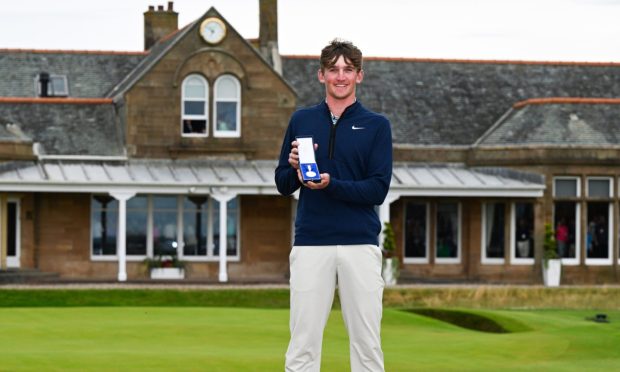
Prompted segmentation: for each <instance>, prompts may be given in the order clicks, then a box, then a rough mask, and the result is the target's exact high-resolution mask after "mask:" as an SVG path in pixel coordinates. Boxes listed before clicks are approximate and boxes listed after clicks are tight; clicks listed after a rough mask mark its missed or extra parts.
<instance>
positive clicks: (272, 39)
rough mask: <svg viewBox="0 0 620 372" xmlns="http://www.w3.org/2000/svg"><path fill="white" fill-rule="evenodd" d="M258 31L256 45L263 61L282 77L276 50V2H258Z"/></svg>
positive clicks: (276, 0) (264, 0) (269, 0)
mask: <svg viewBox="0 0 620 372" xmlns="http://www.w3.org/2000/svg"><path fill="white" fill-rule="evenodd" d="M259 1H260V3H259V13H260V29H259V33H258V45H259V48H260V52H261V54H262V55H263V57H265V59H266V60H267V61H268V62H269V63H271V65H272V66H273V68H274V69H275V70H276V71H278V73H279V74H280V75H282V60H281V58H280V52H279V50H278V0H259Z"/></svg>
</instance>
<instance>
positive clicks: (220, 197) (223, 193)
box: [211, 187, 237, 282]
mask: <svg viewBox="0 0 620 372" xmlns="http://www.w3.org/2000/svg"><path fill="white" fill-rule="evenodd" d="M211 196H212V197H213V199H215V200H217V201H218V202H219V203H220V247H219V251H220V252H219V253H220V254H219V259H220V260H219V262H220V272H219V275H218V279H219V281H220V282H227V281H228V271H227V268H226V247H227V241H228V218H227V215H228V201H229V200H231V199H233V198H235V197H236V196H237V194H233V193H231V192H229V191H228V188H226V187H220V188H219V189H216V190H213V193H212V195H211Z"/></svg>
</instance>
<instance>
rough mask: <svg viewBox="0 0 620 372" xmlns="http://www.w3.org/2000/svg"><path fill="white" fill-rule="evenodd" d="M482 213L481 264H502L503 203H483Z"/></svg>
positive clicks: (504, 211)
mask: <svg viewBox="0 0 620 372" xmlns="http://www.w3.org/2000/svg"><path fill="white" fill-rule="evenodd" d="M483 208H484V209H483V211H482V218H483V223H482V242H483V249H482V253H483V254H482V262H483V263H503V262H504V245H505V230H506V228H505V221H506V219H505V214H506V205H505V204H504V203H485V204H484V206H483Z"/></svg>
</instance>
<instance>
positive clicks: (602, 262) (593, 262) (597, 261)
mask: <svg viewBox="0 0 620 372" xmlns="http://www.w3.org/2000/svg"><path fill="white" fill-rule="evenodd" d="M589 180H594V181H596V180H606V181H609V194H608V198H609V199H612V198H613V196H614V179H613V177H586V207H587V206H588V203H589V202H596V201H597V198H592V199H590V190H589V186H590V183H589V182H588V181H589ZM601 199H604V198H601ZM607 208H608V209H607V213H608V214H607V215H608V217H607V218H608V222H607V241H608V242H609V244H608V247H607V258H588V252H587V247H586V252H585V261H586V265H590V266H608V265H611V264H612V263H613V254H614V231H613V230H614V203H613V201H610V202H609V203H608V205H607ZM587 224H588V219H587V213H586V231H587ZM586 234H587V232H586ZM586 236H587V235H586Z"/></svg>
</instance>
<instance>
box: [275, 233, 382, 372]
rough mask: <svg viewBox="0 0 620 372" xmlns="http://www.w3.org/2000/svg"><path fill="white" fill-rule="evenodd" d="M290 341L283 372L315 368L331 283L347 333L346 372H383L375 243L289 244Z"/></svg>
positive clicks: (314, 370)
mask: <svg viewBox="0 0 620 372" xmlns="http://www.w3.org/2000/svg"><path fill="white" fill-rule="evenodd" d="M289 261H290V269H291V280H290V283H291V318H290V328H291V341H290V343H289V345H288V350H287V352H286V371H287V372H318V371H320V370H321V346H322V343H323V330H324V328H325V324H326V322H327V318H328V317H329V312H330V310H331V307H332V302H333V300H334V291H335V288H336V283H337V284H338V294H339V296H340V303H341V309H342V316H343V318H344V323H345V326H346V327H347V331H348V333H349V352H350V359H351V371H353V372H361V371H373V372H375V371H381V372H382V371H384V367H383V351H382V350H381V316H382V312H383V305H382V298H383V287H384V282H383V278H382V277H381V262H382V259H381V250H380V249H379V247H377V246H376V245H368V244H366V245H337V246H333V245H332V246H295V247H293V250H292V251H291V254H290V257H289Z"/></svg>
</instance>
